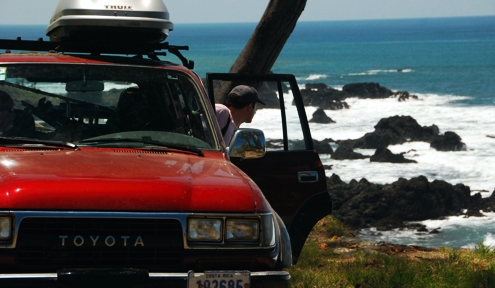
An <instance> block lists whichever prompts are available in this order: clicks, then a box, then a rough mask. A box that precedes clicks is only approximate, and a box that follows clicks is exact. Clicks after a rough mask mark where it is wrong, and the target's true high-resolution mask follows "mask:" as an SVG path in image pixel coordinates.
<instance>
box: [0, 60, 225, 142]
mask: <svg viewBox="0 0 495 288" xmlns="http://www.w3.org/2000/svg"><path fill="white" fill-rule="evenodd" d="M199 93H200V92H199V90H198V87H197V86H196V85H195V84H194V83H193V82H192V81H191V80H190V78H188V77H187V76H186V75H185V74H183V73H181V72H176V71H169V70H165V69H161V68H146V67H129V66H110V65H68V64H62V65H57V64H49V65H47V64H45V65H42V64H38V65H25V64H23V65H7V66H3V67H0V132H1V137H2V138H3V139H5V138H12V139H13V138H16V139H17V140H22V139H23V138H29V139H31V140H32V139H37V140H46V141H61V142H71V143H75V144H77V145H78V146H80V147H81V146H99V147H137V148H140V147H150V146H154V147H155V146H156V147H168V146H170V147H172V148H175V149H177V148H180V147H184V148H187V149H193V150H194V149H200V150H212V149H215V150H216V149H218V145H217V144H216V143H217V142H216V141H215V140H214V138H213V137H214V136H213V135H212V133H211V131H212V129H211V123H210V119H208V117H206V115H208V114H207V113H205V110H206V108H205V103H204V102H203V101H202V97H200V94H199ZM19 137H21V138H19ZM100 140H101V141H100ZM4 142H5V141H4ZM7 142H8V141H7ZM0 145H4V144H3V143H2V142H0Z"/></svg>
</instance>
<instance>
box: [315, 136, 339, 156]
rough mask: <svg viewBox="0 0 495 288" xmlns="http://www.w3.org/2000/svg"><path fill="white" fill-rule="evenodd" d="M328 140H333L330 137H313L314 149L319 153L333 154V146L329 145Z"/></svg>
mask: <svg viewBox="0 0 495 288" xmlns="http://www.w3.org/2000/svg"><path fill="white" fill-rule="evenodd" d="M330 142H333V140H331V139H323V140H322V141H319V140H315V139H313V145H314V148H315V150H316V151H317V152H318V153H319V154H333V153H334V151H333V148H332V146H330Z"/></svg>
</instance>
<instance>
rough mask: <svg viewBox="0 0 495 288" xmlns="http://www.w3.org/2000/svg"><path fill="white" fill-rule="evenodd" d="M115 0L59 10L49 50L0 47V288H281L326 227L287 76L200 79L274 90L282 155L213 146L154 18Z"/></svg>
mask: <svg viewBox="0 0 495 288" xmlns="http://www.w3.org/2000/svg"><path fill="white" fill-rule="evenodd" d="M118 2H119V3H121V4H122V5H100V4H98V3H99V2H98V1H96V2H94V1H93V2H91V3H90V2H87V1H86V2H83V1H68V0H65V1H64V0H61V1H60V2H59V4H58V6H57V8H56V11H55V13H54V16H53V18H52V19H51V21H50V26H48V28H47V35H48V36H50V39H51V41H41V40H40V41H24V40H20V39H18V40H0V49H2V50H4V51H3V53H2V54H0V129H1V131H0V133H1V136H0V175H1V183H0V287H189V288H191V287H194V288H196V287H197V288H200V287H211V288H213V287H225V288H227V287H228V288H231V287H235V288H245V287H271V288H274V287H289V285H290V275H289V273H287V272H286V271H284V268H287V267H290V266H291V265H293V264H295V263H296V262H297V258H298V257H299V254H300V252H301V249H302V247H303V245H304V241H305V240H306V237H307V235H308V233H309V232H310V231H311V229H312V227H313V226H314V224H315V223H316V222H317V221H318V220H319V219H321V218H322V217H324V216H325V215H328V214H329V213H331V201H330V197H329V195H328V193H327V190H326V183H325V182H326V180H325V178H326V177H325V171H324V168H323V166H322V163H321V161H320V159H319V156H318V154H317V153H316V152H315V151H314V148H313V142H312V138H311V134H310V130H309V126H308V123H307V119H306V114H305V111H304V105H303V103H302V100H301V96H300V93H299V89H298V87H297V83H296V81H295V78H294V76H292V75H249V76H246V75H234V74H208V79H207V80H208V81H209V82H210V84H211V83H212V82H213V81H214V80H218V81H241V82H242V81H246V83H247V82H248V81H266V82H273V83H274V84H276V86H277V87H278V89H277V91H276V92H277V94H278V98H279V99H280V101H281V102H280V103H281V104H280V105H281V107H280V113H281V114H280V115H281V118H280V119H281V121H280V125H281V127H280V129H281V130H282V131H283V135H284V139H282V140H281V141H282V142H281V145H280V147H279V148H276V149H267V148H266V140H265V135H264V133H263V132H262V131H261V130H258V129H239V130H238V131H236V133H235V136H234V139H233V141H232V142H231V143H232V144H230V146H229V147H226V145H225V143H224V142H223V140H222V135H221V130H220V128H219V125H218V123H217V122H216V118H215V111H214V109H213V108H212V107H213V104H214V99H215V97H214V92H215V91H213V88H212V87H213V85H207V87H208V90H209V91H208V92H207V90H206V89H205V87H204V86H203V84H202V81H201V79H200V78H199V77H198V75H197V74H196V73H194V72H193V69H194V63H193V62H192V61H190V60H188V59H186V58H185V57H184V56H183V54H182V53H181V51H182V50H185V49H187V47H186V46H173V45H169V44H168V43H167V42H163V40H165V38H166V36H167V35H168V33H169V31H170V30H172V29H173V24H172V23H171V22H170V21H169V17H168V10H167V9H166V7H165V5H164V4H163V3H162V2H161V1H154V2H153V3H152V4H149V3H148V4H145V1H132V0H127V1H118ZM81 3H85V4H86V5H89V6H84V7H80V6H79V5H82V4H81ZM22 51H29V53H26V52H22ZM164 52H168V54H174V55H176V56H177V57H178V59H179V60H180V61H179V64H177V63H173V62H169V61H168V60H163V56H164V54H165V53H164ZM286 87H289V89H291V90H292V95H293V97H294V105H293V106H292V105H291V107H285V105H284V89H286ZM283 88H284V89H283ZM289 110H294V111H295V113H296V115H298V119H299V121H300V125H301V130H300V131H301V133H300V135H301V136H300V137H299V138H298V139H299V140H302V143H303V145H302V146H297V147H294V145H292V144H291V143H293V142H292V141H291V139H290V136H289V135H288V133H287V131H288V128H287V120H286V118H287V117H286V113H288V112H287V111H289Z"/></svg>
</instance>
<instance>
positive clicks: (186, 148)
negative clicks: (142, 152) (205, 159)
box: [77, 137, 205, 156]
mask: <svg viewBox="0 0 495 288" xmlns="http://www.w3.org/2000/svg"><path fill="white" fill-rule="evenodd" d="M118 142H131V143H142V144H147V145H155V146H159V147H165V148H170V149H177V150H184V151H188V152H193V153H196V154H198V155H199V156H205V155H204V154H203V151H201V150H200V149H198V148H194V147H189V146H183V145H176V144H169V143H163V142H160V141H155V140H151V139H149V138H147V137H143V138H142V139H138V138H101V139H88V140H82V141H79V142H77V143H79V144H88V143H96V144H98V143H118Z"/></svg>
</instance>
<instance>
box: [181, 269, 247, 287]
mask: <svg viewBox="0 0 495 288" xmlns="http://www.w3.org/2000/svg"><path fill="white" fill-rule="evenodd" d="M250 282H251V274H250V273H249V271H205V272H204V273H194V271H189V273H188V275H187V287H188V288H248V287H249V286H250V284H251V283H250Z"/></svg>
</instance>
